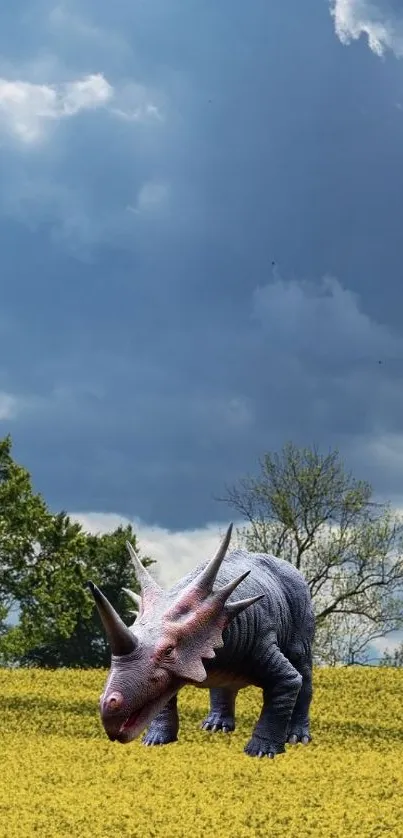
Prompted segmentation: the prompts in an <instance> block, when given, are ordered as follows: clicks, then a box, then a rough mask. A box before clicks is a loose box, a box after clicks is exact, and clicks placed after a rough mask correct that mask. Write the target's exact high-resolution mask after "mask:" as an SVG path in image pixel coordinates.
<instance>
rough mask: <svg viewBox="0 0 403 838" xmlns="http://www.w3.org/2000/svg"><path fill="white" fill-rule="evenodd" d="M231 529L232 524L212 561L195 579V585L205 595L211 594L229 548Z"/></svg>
mask: <svg viewBox="0 0 403 838" xmlns="http://www.w3.org/2000/svg"><path fill="white" fill-rule="evenodd" d="M232 528H233V524H230V525H229V527H228V529H227V532H226V533H225V536H224V538H223V540H222V542H221V544H220V546H219V548H218V550H217V553H216V555H215V556H214V558H213V559H211V561H210V562H209V563H208V565H207V567H205V568H204V570H203V571H202V572H201V574H200V576H198V577H197V579H195V584H196V585H197V587H198V588H202V589H203V590H205V591H206V593H211V591H212V589H213V585H214V582H215V579H216V576H217V573H218V571H219V569H220V565H221V563H222V561H223V559H224V557H225V554H226V552H227V550H228V547H229V543H230V541H231V535H232Z"/></svg>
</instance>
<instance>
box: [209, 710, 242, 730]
mask: <svg viewBox="0 0 403 838" xmlns="http://www.w3.org/2000/svg"><path fill="white" fill-rule="evenodd" d="M201 728H202V730H211V732H212V733H216V731H217V730H221V731H222V732H223V733H231V732H232V731H233V730H235V719H234V717H233V716H229V715H225V714H223V713H219V712H217V711H211V713H209V714H208V716H206V718H205V719H204V721H203V722H202V723H201Z"/></svg>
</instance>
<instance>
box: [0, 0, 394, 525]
mask: <svg viewBox="0 0 403 838" xmlns="http://www.w3.org/2000/svg"><path fill="white" fill-rule="evenodd" d="M399 6H400V3H397V2H396V0H394V2H393V1H392V0H391V2H383V0H379V2H365V0H337V2H334V3H328V2H326V0H322V2H318V1H317V0H304V2H301V0H283V2H281V3H274V2H273V3H268V2H267V0H254V2H253V4H247V3H245V2H244V0H242V2H241V0H220V2H217V0H203V2H200V0H147V2H146V1H145V0H132V2H131V3H126V2H123V1H122V0H115V2H114V3H112V4H111V3H106V2H104V0H97V2H95V0H80V2H69V0H66V2H64V3H60V4H59V5H58V4H57V2H48V0H38V1H36V0H30V2H28V0H16V2H14V3H13V4H12V5H11V6H10V7H4V9H2V11H1V13H0V21H1V26H0V55H1V59H0V144H1V146H0V148H1V154H0V246H1V251H0V252H1V271H0V288H1V308H0V435H2V436H4V435H5V434H6V433H9V432H10V433H11V434H12V437H13V439H14V443H15V455H16V457H17V458H18V459H19V460H20V461H22V462H23V463H24V464H25V465H26V466H27V467H28V468H29V469H30V470H31V473H32V475H33V479H34V483H35V486H36V487H37V488H38V489H40V490H41V491H42V492H43V493H44V495H45V497H46V499H47V500H48V502H49V503H50V504H51V506H52V507H54V508H55V509H59V508H64V509H68V510H74V511H75V512H77V513H80V514H82V515H85V514H87V513H95V512H96V513H100V514H101V515H108V514H111V515H113V514H114V515H120V516H125V517H132V518H133V517H134V518H136V519H138V520H140V521H142V522H143V524H144V525H145V526H149V527H152V526H158V527H160V528H163V529H164V531H169V530H170V531H173V530H175V531H178V530H190V529H198V530H201V529H203V528H204V527H206V526H207V525H208V524H209V523H210V522H212V521H221V520H223V519H226V518H227V517H228V515H229V514H230V513H229V512H228V511H227V510H226V509H225V508H223V507H222V505H220V504H218V503H217V502H216V501H215V500H214V496H217V495H219V494H220V493H222V491H223V487H224V485H225V484H228V483H232V482H233V481H235V480H237V478H239V477H242V476H243V475H245V474H246V473H250V472H253V471H254V469H255V467H256V462H257V459H258V457H259V456H260V455H261V454H263V453H264V451H266V450H271V449H274V448H278V447H279V446H281V445H282V443H283V442H284V441H286V440H288V439H293V440H294V441H295V442H297V443H298V444H305V443H306V444H312V443H316V444H318V445H320V446H322V447H324V448H326V449H328V447H329V446H332V447H333V446H336V447H338V448H339V449H340V450H341V452H342V454H343V456H344V457H345V459H346V462H347V464H348V465H349V466H350V467H351V468H352V469H353V470H354V471H355V473H356V474H357V476H359V477H363V478H367V479H369V480H371V481H372V482H373V484H374V487H375V489H376V492H377V493H378V494H379V495H381V496H383V497H386V498H390V499H391V500H392V501H393V502H395V503H397V504H399V505H403V489H402V481H401V472H402V465H403V436H402V433H403V387H402V378H403V326H402V318H401V311H402V307H403V283H402V278H401V273H402V256H403V236H402V229H403V197H402V196H403V141H402V140H403V11H400V12H399ZM379 361H382V363H381V364H379Z"/></svg>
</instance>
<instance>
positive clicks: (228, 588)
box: [215, 570, 250, 602]
mask: <svg viewBox="0 0 403 838" xmlns="http://www.w3.org/2000/svg"><path fill="white" fill-rule="evenodd" d="M249 574H250V570H246V571H245V573H242V575H241V576H238V578H237V579H233V581H232V582H228V585H224V587H223V588H220V590H219V591H217V592H216V593H215V599H217V600H218V601H219V602H226V600H227V599H228V597H229V596H231V594H232V592H233V591H235V588H237V587H238V585H240V584H241V582H243V580H244V579H246V577H247V576H249Z"/></svg>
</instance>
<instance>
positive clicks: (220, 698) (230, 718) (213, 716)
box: [201, 687, 238, 733]
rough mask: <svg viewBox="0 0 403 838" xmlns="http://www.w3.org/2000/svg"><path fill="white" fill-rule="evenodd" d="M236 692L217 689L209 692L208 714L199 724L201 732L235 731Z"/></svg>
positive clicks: (227, 689)
mask: <svg viewBox="0 0 403 838" xmlns="http://www.w3.org/2000/svg"><path fill="white" fill-rule="evenodd" d="M237 692H238V690H231V689H230V688H228V687H222V688H221V687H217V688H214V689H211V690H210V712H209V714H208V716H206V718H205V719H204V721H203V722H202V724H201V727H202V728H203V730H212V731H213V733H215V731H216V730H222V731H223V733H229V732H230V731H233V730H235V699H236V695H237Z"/></svg>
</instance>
